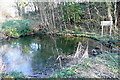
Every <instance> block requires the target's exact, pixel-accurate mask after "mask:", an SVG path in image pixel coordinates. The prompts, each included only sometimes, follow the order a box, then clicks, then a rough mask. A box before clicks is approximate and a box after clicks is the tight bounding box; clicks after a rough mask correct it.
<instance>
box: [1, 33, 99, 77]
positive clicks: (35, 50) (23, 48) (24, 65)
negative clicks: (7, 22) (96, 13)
mask: <svg viewBox="0 0 120 80" xmlns="http://www.w3.org/2000/svg"><path fill="white" fill-rule="evenodd" d="M86 41H88V43H89V45H88V46H89V47H88V48H89V53H90V51H91V50H92V49H93V48H95V47H101V44H99V43H98V42H96V41H94V40H91V39H87V38H80V37H79V38H77V37H76V38H72V37H55V36H54V37H52V36H43V35H42V36H28V37H23V38H20V39H15V40H10V41H7V42H2V43H0V61H1V62H2V63H4V64H5V65H6V66H5V70H6V71H7V72H10V71H18V72H23V73H24V74H27V75H34V74H42V73H44V74H51V73H52V72H53V71H54V70H55V69H57V68H59V67H58V66H59V65H58V64H59V62H57V60H56V58H57V56H58V55H59V54H65V55H72V54H74V53H75V51H76V49H77V45H78V42H82V43H83V46H84V43H85V42H86Z"/></svg>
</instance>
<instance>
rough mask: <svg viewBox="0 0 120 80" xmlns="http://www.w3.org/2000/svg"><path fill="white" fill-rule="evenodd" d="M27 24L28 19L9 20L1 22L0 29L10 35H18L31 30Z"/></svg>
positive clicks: (25, 33)
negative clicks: (0, 26)
mask: <svg viewBox="0 0 120 80" xmlns="http://www.w3.org/2000/svg"><path fill="white" fill-rule="evenodd" d="M29 24H30V21H29V20H11V21H7V22H5V23H3V25H2V29H3V30H4V32H5V33H6V34H7V35H8V36H10V37H19V36H24V35H28V34H30V33H31V32H32V29H31V26H30V25H29Z"/></svg>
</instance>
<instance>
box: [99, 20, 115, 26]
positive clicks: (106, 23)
mask: <svg viewBox="0 0 120 80" xmlns="http://www.w3.org/2000/svg"><path fill="white" fill-rule="evenodd" d="M101 25H102V26H112V25H113V21H101Z"/></svg>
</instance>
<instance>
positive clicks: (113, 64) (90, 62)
mask: <svg viewBox="0 0 120 80" xmlns="http://www.w3.org/2000/svg"><path fill="white" fill-rule="evenodd" d="M119 57H120V56H119V55H118V54H117V53H110V52H104V54H101V55H98V56H96V57H90V58H88V59H84V60H83V61H80V60H77V61H76V60H74V59H73V60H72V62H73V61H74V62H75V63H72V64H71V62H70V63H68V64H67V66H66V67H63V68H61V69H60V70H56V71H55V73H53V74H52V77H53V78H120V77H119V74H120V73H119V63H120V62H119V60H118V59H119Z"/></svg>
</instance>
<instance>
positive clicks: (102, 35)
mask: <svg viewBox="0 0 120 80" xmlns="http://www.w3.org/2000/svg"><path fill="white" fill-rule="evenodd" d="M103 30H104V29H103V25H102V32H101V36H103Z"/></svg>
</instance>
